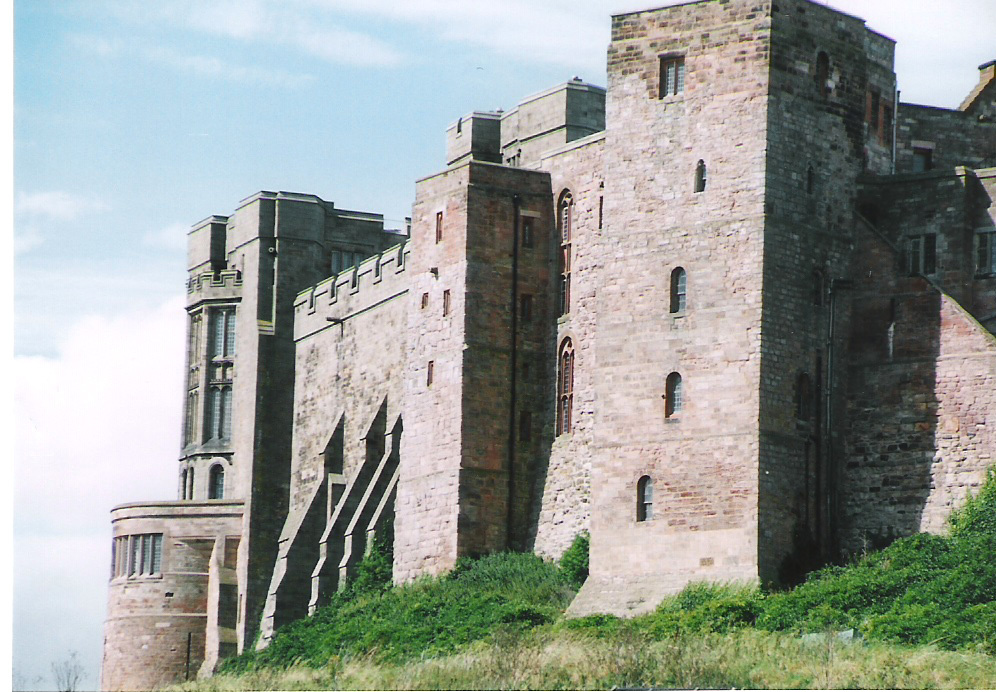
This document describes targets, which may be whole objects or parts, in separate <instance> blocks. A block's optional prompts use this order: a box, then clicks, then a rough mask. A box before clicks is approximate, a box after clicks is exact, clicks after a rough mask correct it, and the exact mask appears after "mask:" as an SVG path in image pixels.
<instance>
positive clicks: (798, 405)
mask: <svg viewBox="0 0 996 692" xmlns="http://www.w3.org/2000/svg"><path fill="white" fill-rule="evenodd" d="M812 401H813V393H812V387H811V386H810V383H809V375H807V374H806V373H804V372H803V373H800V374H799V378H798V379H797V380H796V385H795V417H796V418H798V419H799V420H804V421H808V420H809V419H810V417H811V416H812Z"/></svg>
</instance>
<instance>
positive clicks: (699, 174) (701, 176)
mask: <svg viewBox="0 0 996 692" xmlns="http://www.w3.org/2000/svg"><path fill="white" fill-rule="evenodd" d="M706 175H707V174H706V165H705V161H703V160H702V159H699V162H698V163H697V164H695V192H705V189H706V182H707V179H706Z"/></svg>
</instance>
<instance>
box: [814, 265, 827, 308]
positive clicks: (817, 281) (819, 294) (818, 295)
mask: <svg viewBox="0 0 996 692" xmlns="http://www.w3.org/2000/svg"><path fill="white" fill-rule="evenodd" d="M825 297H826V281H825V279H824V277H823V272H821V271H820V270H819V269H815V270H813V305H816V306H822V305H823V301H824V300H825Z"/></svg>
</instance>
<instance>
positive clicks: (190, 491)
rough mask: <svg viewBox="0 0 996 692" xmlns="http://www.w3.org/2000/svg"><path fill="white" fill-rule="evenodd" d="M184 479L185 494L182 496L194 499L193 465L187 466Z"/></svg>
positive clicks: (186, 498)
mask: <svg viewBox="0 0 996 692" xmlns="http://www.w3.org/2000/svg"><path fill="white" fill-rule="evenodd" d="M185 480H186V483H187V489H186V491H185V492H186V495H185V496H184V499H185V500H193V499H194V467H193V466H188V467H187V475H186V478H185Z"/></svg>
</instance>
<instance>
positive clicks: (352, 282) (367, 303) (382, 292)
mask: <svg viewBox="0 0 996 692" xmlns="http://www.w3.org/2000/svg"><path fill="white" fill-rule="evenodd" d="M410 253H411V244H410V243H408V242H403V243H400V244H398V245H395V246H394V247H390V248H388V249H386V250H384V251H383V252H381V253H380V254H377V255H374V256H373V257H369V258H367V259H365V260H364V261H362V262H360V263H359V264H358V265H357V266H355V267H349V268H347V269H345V270H344V271H341V272H339V273H338V274H334V275H332V276H330V277H329V278H327V279H325V280H323V281H320V282H318V283H317V284H316V285H314V286H312V287H311V288H309V289H307V290H305V291H302V292H301V293H299V294H298V295H297V298H296V299H295V300H294V340H295V341H299V340H301V339H303V338H305V337H307V336H311V335H312V334H315V333H316V332H319V331H321V330H322V329H326V328H328V327H330V326H333V325H335V324H341V323H342V322H344V321H346V320H348V319H349V318H350V317H352V316H354V315H356V314H358V313H360V312H365V311H367V310H370V309H371V308H374V307H376V306H377V305H380V304H381V303H383V302H386V301H388V300H391V299H394V298H398V297H400V296H401V295H403V294H405V293H407V291H408V283H407V276H406V275H405V270H406V269H407V268H408V263H409V255H410Z"/></svg>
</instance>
